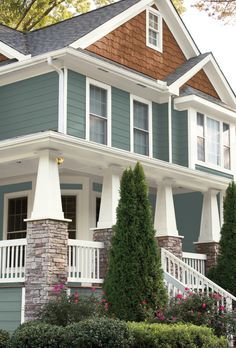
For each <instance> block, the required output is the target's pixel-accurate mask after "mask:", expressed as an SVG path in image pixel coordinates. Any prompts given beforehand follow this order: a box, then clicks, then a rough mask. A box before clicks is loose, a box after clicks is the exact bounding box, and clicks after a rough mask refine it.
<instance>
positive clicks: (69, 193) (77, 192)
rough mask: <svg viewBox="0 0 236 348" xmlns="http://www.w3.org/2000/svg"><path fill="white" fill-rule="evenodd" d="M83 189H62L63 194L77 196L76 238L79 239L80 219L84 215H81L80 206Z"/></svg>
mask: <svg viewBox="0 0 236 348" xmlns="http://www.w3.org/2000/svg"><path fill="white" fill-rule="evenodd" d="M63 183H64V182H63ZM81 191H82V190H61V196H76V226H75V228H76V232H75V238H76V239H79V230H80V226H79V221H80V219H81V218H82V216H80V209H79V207H80V206H81V205H82V202H81V194H80V193H81Z"/></svg>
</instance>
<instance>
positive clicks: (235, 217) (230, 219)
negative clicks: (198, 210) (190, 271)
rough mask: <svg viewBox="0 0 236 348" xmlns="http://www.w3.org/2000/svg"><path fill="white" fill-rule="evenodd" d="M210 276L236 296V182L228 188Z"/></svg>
mask: <svg viewBox="0 0 236 348" xmlns="http://www.w3.org/2000/svg"><path fill="white" fill-rule="evenodd" d="M208 276H209V278H211V279H212V280H214V281H215V282H216V283H217V284H219V285H220V286H221V287H222V288H224V289H225V290H228V291H229V292H230V293H232V294H233V295H234V296H236V184H235V183H234V182H232V183H231V184H229V186H228V188H227V190H226V196H225V200H224V224H223V226H222V229H221V239H220V249H219V255H218V258H217V264H216V266H215V267H214V268H212V269H211V270H210V271H209V274H208Z"/></svg>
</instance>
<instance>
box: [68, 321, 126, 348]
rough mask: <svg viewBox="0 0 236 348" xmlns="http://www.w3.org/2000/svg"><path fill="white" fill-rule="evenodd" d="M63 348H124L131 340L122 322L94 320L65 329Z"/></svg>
mask: <svg viewBox="0 0 236 348" xmlns="http://www.w3.org/2000/svg"><path fill="white" fill-rule="evenodd" d="M64 332H65V334H64V340H63V342H64V346H63V348H67V347H70V348H77V347H79V348H87V347H91V348H92V347H94V348H95V347H96V348H98V347H102V348H103V347H106V348H116V347H117V348H120V347H123V348H126V347H130V346H131V344H132V342H133V338H132V335H131V333H130V331H129V329H128V326H127V324H126V323H125V322H124V321H120V320H118V319H110V318H106V317H103V318H96V319H88V320H85V321H81V322H80V323H76V324H72V325H69V326H67V327H66V328H65V331H64Z"/></svg>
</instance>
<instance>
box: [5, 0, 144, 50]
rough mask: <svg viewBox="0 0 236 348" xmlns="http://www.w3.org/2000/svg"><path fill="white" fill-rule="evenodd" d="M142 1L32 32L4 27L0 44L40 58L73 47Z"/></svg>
mask: <svg viewBox="0 0 236 348" xmlns="http://www.w3.org/2000/svg"><path fill="white" fill-rule="evenodd" d="M139 1H140V0H121V1H119V2H116V3H114V4H110V5H108V6H104V7H100V8H98V9H96V10H93V11H90V12H87V13H84V14H81V15H79V16H76V17H73V18H71V19H68V20H65V21H63V22H60V23H57V24H54V25H50V26H48V27H45V28H42V29H38V30H35V31H32V32H29V33H25V34H24V33H21V32H19V31H17V30H13V29H10V28H8V27H5V26H3V25H0V41H2V42H4V43H5V44H7V45H9V46H11V47H13V48H15V49H16V50H17V51H19V52H21V53H24V54H28V53H30V54H32V56H36V55H39V54H42V53H46V52H50V51H54V50H58V49H60V48H64V47H67V46H69V45H70V44H71V43H72V42H74V41H76V40H78V39H80V38H82V37H83V36H84V35H86V34H88V33H89V32H91V31H92V30H94V29H96V28H97V27H99V26H101V25H102V24H104V23H106V22H107V21H109V20H110V19H112V18H113V17H115V16H117V15H118V14H120V13H122V12H124V11H125V10H127V9H128V8H129V7H131V6H133V5H134V4H136V3H138V2H139Z"/></svg>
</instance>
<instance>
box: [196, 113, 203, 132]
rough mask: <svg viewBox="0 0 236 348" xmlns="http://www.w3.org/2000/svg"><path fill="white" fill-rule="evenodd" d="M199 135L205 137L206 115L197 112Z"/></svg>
mask: <svg viewBox="0 0 236 348" xmlns="http://www.w3.org/2000/svg"><path fill="white" fill-rule="evenodd" d="M197 135H198V136H199V137H202V138H203V137H204V115H202V114H200V113H197Z"/></svg>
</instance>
